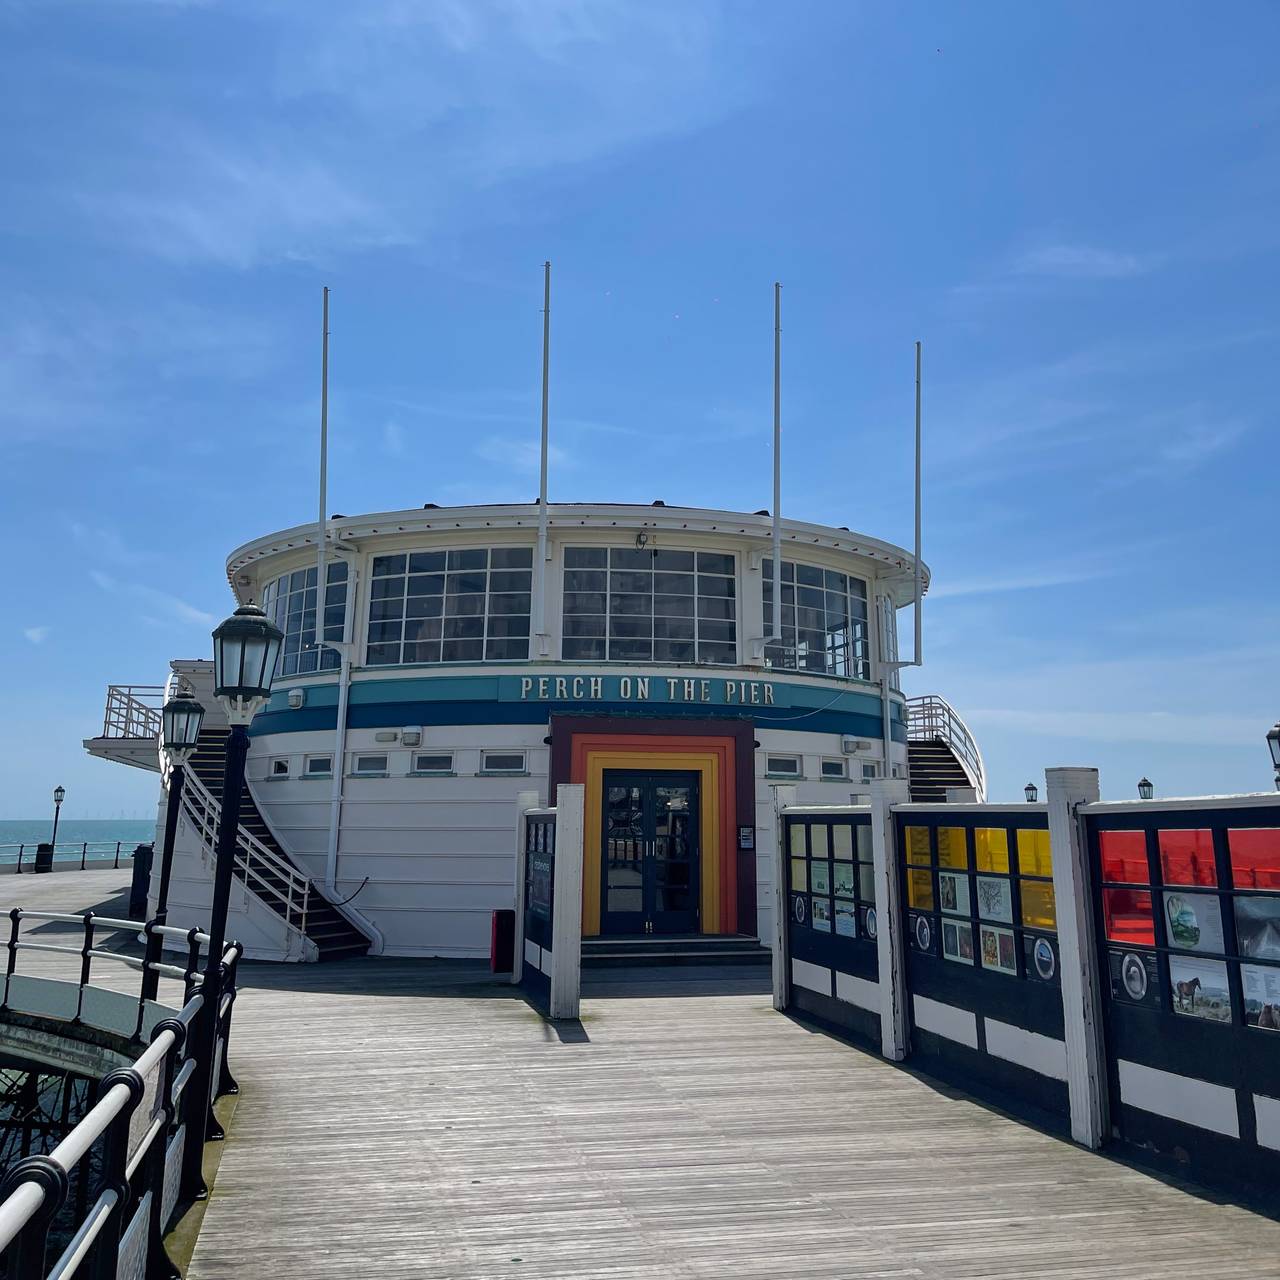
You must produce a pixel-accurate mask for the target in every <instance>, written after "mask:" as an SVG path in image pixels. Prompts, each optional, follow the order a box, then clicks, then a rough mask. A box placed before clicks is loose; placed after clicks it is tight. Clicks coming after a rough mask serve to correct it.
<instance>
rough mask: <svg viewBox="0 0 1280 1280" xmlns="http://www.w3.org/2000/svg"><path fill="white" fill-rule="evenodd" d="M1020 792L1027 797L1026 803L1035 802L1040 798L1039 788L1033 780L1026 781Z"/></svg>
mask: <svg viewBox="0 0 1280 1280" xmlns="http://www.w3.org/2000/svg"><path fill="white" fill-rule="evenodd" d="M1022 794H1023V795H1024V796H1026V797H1027V803H1028V804H1035V802H1036V801H1037V800H1039V799H1040V788H1039V787H1037V786H1036V784H1035V783H1034V782H1028V783H1027V785H1026V786H1025V787H1023V788H1022Z"/></svg>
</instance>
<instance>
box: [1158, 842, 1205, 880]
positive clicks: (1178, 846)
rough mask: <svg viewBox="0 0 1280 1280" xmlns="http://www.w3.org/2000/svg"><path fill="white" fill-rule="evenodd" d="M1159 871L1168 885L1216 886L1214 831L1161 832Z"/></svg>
mask: <svg viewBox="0 0 1280 1280" xmlns="http://www.w3.org/2000/svg"><path fill="white" fill-rule="evenodd" d="M1159 840H1160V868H1161V874H1162V875H1163V876H1164V882H1165V884H1173V885H1191V884H1217V883H1218V868H1217V865H1216V863H1215V862H1214V860H1213V832H1212V831H1161V832H1160V833H1159Z"/></svg>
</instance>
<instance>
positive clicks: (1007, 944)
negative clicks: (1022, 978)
mask: <svg viewBox="0 0 1280 1280" xmlns="http://www.w3.org/2000/svg"><path fill="white" fill-rule="evenodd" d="M978 934H979V937H978V947H979V954H980V955H981V957H982V967H983V968H984V969H994V970H995V971H996V972H997V973H1009V974H1012V975H1013V976H1014V977H1015V978H1016V977H1017V976H1018V951H1017V945H1016V941H1015V939H1014V936H1013V930H1012V929H1000V928H997V927H996V926H995V925H991V924H984V925H981V926H980V927H979V930H978Z"/></svg>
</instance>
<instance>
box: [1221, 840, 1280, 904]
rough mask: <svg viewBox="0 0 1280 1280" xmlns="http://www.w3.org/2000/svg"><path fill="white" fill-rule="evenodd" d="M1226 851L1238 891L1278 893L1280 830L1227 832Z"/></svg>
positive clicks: (1279, 879)
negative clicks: (1229, 855)
mask: <svg viewBox="0 0 1280 1280" xmlns="http://www.w3.org/2000/svg"><path fill="white" fill-rule="evenodd" d="M1227 847H1228V848H1229V849H1230V850H1231V880H1232V883H1233V885H1234V886H1235V887H1236V888H1237V889H1280V829H1277V828H1276V827H1260V828H1258V829H1257V830H1256V831H1228V832H1227Z"/></svg>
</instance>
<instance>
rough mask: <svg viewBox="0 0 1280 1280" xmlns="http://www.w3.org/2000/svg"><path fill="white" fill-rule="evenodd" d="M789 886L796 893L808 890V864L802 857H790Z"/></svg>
mask: <svg viewBox="0 0 1280 1280" xmlns="http://www.w3.org/2000/svg"><path fill="white" fill-rule="evenodd" d="M791 887H792V888H793V889H794V890H795V891H796V892H797V893H808V892H809V864H808V863H807V862H806V861H805V860H804V859H803V858H792V859H791Z"/></svg>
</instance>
